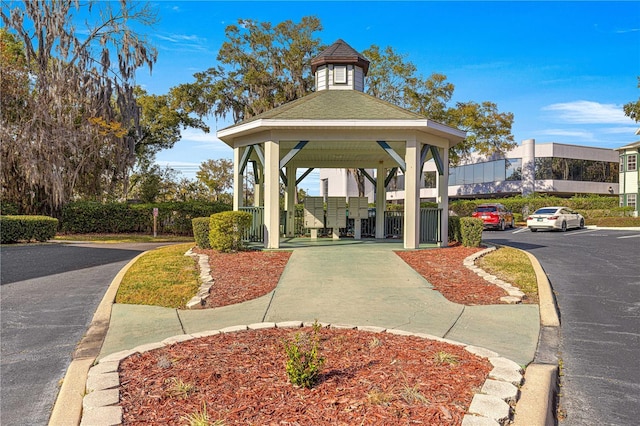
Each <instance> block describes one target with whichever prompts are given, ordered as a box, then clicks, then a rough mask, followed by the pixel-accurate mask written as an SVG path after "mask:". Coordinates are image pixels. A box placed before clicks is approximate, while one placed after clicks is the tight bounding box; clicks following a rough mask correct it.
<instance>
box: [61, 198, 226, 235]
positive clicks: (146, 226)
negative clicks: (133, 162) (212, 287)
mask: <svg viewBox="0 0 640 426" xmlns="http://www.w3.org/2000/svg"><path fill="white" fill-rule="evenodd" d="M154 208H157V209H158V218H157V231H158V233H160V234H176V235H193V225H192V223H191V220H192V219H193V218H196V217H209V216H211V215H212V214H214V213H218V212H222V211H227V210H231V206H229V205H227V204H223V203H209V202H202V201H187V202H168V203H156V204H127V203H104V204H103V203H98V202H91V201H78V202H73V203H69V204H67V205H66V206H64V208H63V209H62V219H61V231H62V232H64V233H70V234H92V233H104V234H117V233H136V232H143V233H151V232H152V231H153V209H154Z"/></svg>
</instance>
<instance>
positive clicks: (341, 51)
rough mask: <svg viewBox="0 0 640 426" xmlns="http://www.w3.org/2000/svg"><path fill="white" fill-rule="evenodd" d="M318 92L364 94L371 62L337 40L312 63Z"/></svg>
mask: <svg viewBox="0 0 640 426" xmlns="http://www.w3.org/2000/svg"><path fill="white" fill-rule="evenodd" d="M311 71H312V72H313V74H314V75H315V79H316V91H321V90H358V91H360V92H364V77H365V76H366V75H367V72H368V71H369V61H368V60H367V58H365V57H364V56H362V55H361V54H360V53H358V52H357V51H356V50H354V49H353V48H352V47H351V46H349V45H348V44H347V43H345V42H344V41H343V40H337V41H336V42H335V43H333V44H332V45H331V46H329V47H328V48H326V49H325V50H324V51H323V52H322V53H320V54H319V55H318V56H316V57H315V58H314V59H313V60H312V61H311Z"/></svg>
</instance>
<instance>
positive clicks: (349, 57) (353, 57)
mask: <svg viewBox="0 0 640 426" xmlns="http://www.w3.org/2000/svg"><path fill="white" fill-rule="evenodd" d="M328 64H334V65H336V64H340V65H345V64H346V65H348V64H353V65H357V66H359V67H360V68H362V71H363V72H364V75H367V72H368V71H369V60H368V59H367V58H365V57H364V56H363V55H362V54H361V53H359V52H358V51H356V50H355V49H354V48H353V47H351V46H349V45H348V44H347V43H346V42H345V41H344V40H342V39H338V40H337V41H336V42H335V43H333V44H332V45H331V46H329V47H327V48H326V49H325V50H323V51H322V52H321V53H320V54H319V55H318V56H316V57H315V58H313V60H312V61H311V72H312V73H315V72H316V69H317V68H318V67H320V66H322V65H328Z"/></svg>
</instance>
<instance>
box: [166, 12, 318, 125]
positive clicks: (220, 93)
mask: <svg viewBox="0 0 640 426" xmlns="http://www.w3.org/2000/svg"><path fill="white" fill-rule="evenodd" d="M321 29H322V26H321V25H320V21H319V20H318V18H316V17H311V16H307V17H304V18H302V20H301V21H300V23H297V24H296V23H294V22H292V21H290V20H288V21H284V22H281V23H279V24H277V25H275V26H273V25H272V24H271V23H269V22H262V23H261V22H256V21H254V20H250V19H246V20H245V19H241V20H239V21H238V25H229V26H228V27H227V28H226V29H225V34H226V37H227V39H228V40H227V41H225V42H224V43H223V44H222V47H221V48H220V50H219V52H218V57H217V59H218V62H219V63H220V65H219V66H217V67H213V68H210V69H208V70H207V71H204V72H201V73H196V74H195V75H194V77H195V79H196V81H195V82H194V83H189V84H183V85H180V86H178V87H176V88H175V89H174V90H175V93H176V94H177V93H180V94H181V95H182V96H183V99H191V100H192V106H193V111H194V112H196V113H199V114H201V115H207V114H210V113H213V114H214V115H215V116H216V117H226V116H228V115H230V116H232V117H233V121H234V123H237V122H239V121H242V120H244V119H245V118H249V117H253V116H255V115H258V114H260V113H262V112H265V111H268V110H270V109H272V108H275V107H277V106H280V105H283V104H285V103H287V102H290V101H292V100H295V99H298V98H300V97H302V96H304V95H305V94H307V93H310V92H311V90H312V89H313V84H314V81H313V76H312V75H311V63H310V62H311V59H312V58H313V57H314V56H315V55H316V54H317V53H319V47H320V40H319V39H318V38H315V37H314V33H316V32H317V31H320V30H321Z"/></svg>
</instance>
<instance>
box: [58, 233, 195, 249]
mask: <svg viewBox="0 0 640 426" xmlns="http://www.w3.org/2000/svg"><path fill="white" fill-rule="evenodd" d="M53 239H54V240H57V241H83V242H90V243H181V242H190V241H193V237H189V236H185V235H158V236H157V237H154V236H153V235H147V234H58V235H56V236H55V237H54V238H53ZM185 251H186V250H185Z"/></svg>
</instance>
